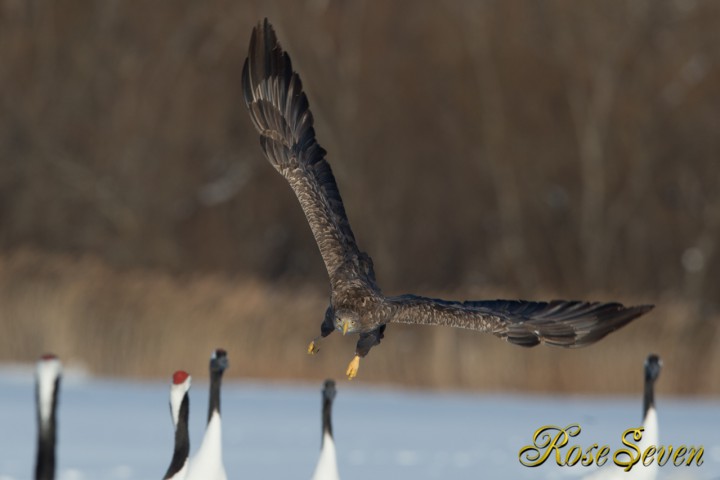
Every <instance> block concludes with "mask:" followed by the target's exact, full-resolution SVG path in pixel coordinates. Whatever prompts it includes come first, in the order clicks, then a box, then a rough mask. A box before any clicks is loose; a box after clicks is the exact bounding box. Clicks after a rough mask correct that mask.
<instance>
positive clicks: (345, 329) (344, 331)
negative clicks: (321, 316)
mask: <svg viewBox="0 0 720 480" xmlns="http://www.w3.org/2000/svg"><path fill="white" fill-rule="evenodd" d="M347 329H348V321H347V320H343V335H345V334H346V333H347Z"/></svg>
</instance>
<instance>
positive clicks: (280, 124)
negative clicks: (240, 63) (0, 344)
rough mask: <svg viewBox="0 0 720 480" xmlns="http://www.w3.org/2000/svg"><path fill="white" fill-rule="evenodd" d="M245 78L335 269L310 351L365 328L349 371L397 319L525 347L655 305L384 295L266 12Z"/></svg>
mask: <svg viewBox="0 0 720 480" xmlns="http://www.w3.org/2000/svg"><path fill="white" fill-rule="evenodd" d="M242 88H243V96H244V98H245V104H246V106H247V108H248V110H249V112H250V117H251V118H252V121H253V123H254V125H255V128H257V130H258V132H259V133H260V144H261V146H262V149H263V151H264V152H265V155H266V156H267V158H268V160H269V161H270V163H271V164H272V166H273V167H275V169H276V170H277V171H278V172H280V174H281V175H282V176H283V177H285V179H286V180H287V181H288V182H289V183H290V186H291V187H292V189H293V191H294V192H295V195H296V196H297V198H298V200H299V201H300V205H301V206H302V209H303V211H304V212H305V216H306V217H307V221H308V223H309V224H310V228H311V230H312V232H313V235H314V236H315V241H316V242H317V244H318V247H319V248H320V254H321V255H322V258H323V261H324V262H325V267H326V268H327V272H328V275H329V277H330V285H331V293H330V306H328V308H327V310H326V312H325V319H324V320H323V322H322V325H321V326H320V336H319V337H317V338H315V339H314V340H313V341H312V342H311V343H310V345H309V346H308V353H311V354H312V353H315V352H317V351H318V346H317V345H318V343H319V340H320V339H321V338H324V337H327V336H328V335H330V334H331V333H332V332H333V331H334V330H339V331H341V332H342V333H343V335H345V334H347V333H357V334H359V335H360V338H359V340H358V342H357V347H356V349H355V357H354V358H353V359H352V361H351V362H350V365H349V366H348V368H347V372H346V374H347V376H348V378H350V379H352V378H353V377H355V376H356V375H357V371H358V368H359V366H360V358H361V357H364V356H365V355H367V354H368V352H369V351H370V349H371V348H372V347H373V346H375V345H377V344H379V343H380V340H381V339H382V338H383V333H384V331H385V327H386V326H387V324H388V323H410V324H415V325H445V326H449V327H458V328H467V329H470V330H477V331H481V332H488V333H492V334H493V335H495V336H497V337H500V338H502V339H504V340H506V341H508V342H510V343H514V344H516V345H521V346H524V347H532V346H535V345H537V344H539V343H546V344H548V345H556V346H561V347H582V346H584V345H589V344H591V343H594V342H596V341H598V340H600V339H601V338H603V337H604V336H605V335H607V334H608V333H610V332H612V331H614V330H617V329H618V328H620V327H622V326H624V325H626V324H627V323H629V322H630V321H632V320H633V319H635V318H637V317H639V316H640V315H642V314H644V313H646V312H648V311H649V310H650V309H651V308H652V305H642V306H637V307H624V306H623V305H621V304H619V303H598V302H581V301H563V300H553V301H551V302H531V301H523V300H482V301H465V302H456V301H446V300H438V299H433V298H425V297H420V296H417V295H400V296H395V297H388V296H385V295H383V293H382V291H381V290H380V288H379V287H378V285H377V283H376V281H375V273H374V271H373V263H372V260H371V259H370V256H368V255H367V254H366V253H365V252H362V251H360V249H359V248H358V246H357V244H356V242H355V237H354V236H353V232H352V230H351V228H350V223H349V222H348V219H347V215H346V214H345V208H344V207H343V202H342V199H341V198H340V192H339V191H338V187H337V184H336V183H335V178H334V177H333V173H332V170H331V169H330V164H329V163H328V162H327V160H326V159H325V153H326V152H325V150H324V149H323V148H322V147H321V146H320V145H319V144H318V143H317V141H316V140H315V130H314V128H313V116H312V113H311V112H310V108H309V104H308V100H307V97H306V96H305V92H303V89H302V83H301V81H300V77H299V76H298V74H297V73H296V72H294V71H293V69H292V63H291V62H290V57H289V56H288V54H287V53H286V52H285V51H283V49H282V48H281V47H280V44H279V43H278V41H277V37H276V35H275V31H274V29H273V27H272V26H271V25H270V23H269V22H268V20H267V19H265V21H264V22H263V23H261V24H258V25H257V26H256V27H255V28H254V29H253V32H252V36H251V37H250V49H249V52H248V58H247V59H246V60H245V65H244V67H243V73H242Z"/></svg>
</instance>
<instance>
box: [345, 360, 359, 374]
mask: <svg viewBox="0 0 720 480" xmlns="http://www.w3.org/2000/svg"><path fill="white" fill-rule="evenodd" d="M359 368H360V357H359V356H358V355H355V358H353V359H352V360H351V361H350V365H348V368H347V371H346V372H345V375H347V378H348V380H352V379H353V378H355V377H357V372H358V369H359Z"/></svg>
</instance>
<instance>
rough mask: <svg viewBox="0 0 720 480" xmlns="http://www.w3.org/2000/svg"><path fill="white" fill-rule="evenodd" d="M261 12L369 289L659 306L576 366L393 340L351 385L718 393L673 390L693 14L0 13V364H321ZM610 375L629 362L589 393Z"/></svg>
mask: <svg viewBox="0 0 720 480" xmlns="http://www.w3.org/2000/svg"><path fill="white" fill-rule="evenodd" d="M263 16H268V17H270V19H271V20H272V21H273V23H274V24H275V26H276V28H277V30H278V34H279V37H280V40H281V42H282V43H283V45H284V46H285V47H286V49H287V50H288V51H289V52H290V54H291V56H292V58H293V61H294V65H295V67H296V68H297V69H298V70H299V72H300V74H301V76H302V78H303V81H304V85H305V88H306V90H307V92H308V96H309V99H310V102H311V107H312V109H313V112H314V113H315V117H316V123H317V132H318V136H319V141H320V143H321V144H322V145H323V146H324V147H325V148H326V149H327V150H328V151H329V159H330V162H331V164H332V166H333V169H334V171H335V175H336V177H337V180H338V183H339V186H340V189H341V192H342V194H343V198H344V200H345V203H346V209H347V211H348V215H349V217H350V220H351V222H352V225H353V227H354V230H355V234H356V236H357V238H358V242H359V244H360V246H361V247H362V248H364V249H366V250H367V251H368V252H369V253H370V254H371V255H372V256H373V258H374V259H375V264H376V270H377V275H378V280H379V282H380V284H381V285H382V286H383V287H384V288H385V289H386V290H387V292H388V293H402V292H405V291H416V292H417V293H423V294H433V293H436V294H439V293H443V292H445V293H446V294H447V292H451V294H449V295H450V296H453V297H456V298H458V297H474V298H484V297H494V296H499V297H521V296H522V297H531V298H543V297H572V298H588V299H601V300H607V299H619V300H624V301H627V302H631V303H636V302H642V303H646V302H649V303H656V304H658V305H659V307H658V308H657V310H656V311H655V312H654V313H653V314H652V315H651V316H648V317H647V318H646V319H642V320H641V321H639V322H637V325H633V326H631V327H630V328H628V329H626V331H623V332H620V333H616V334H614V335H613V336H611V337H610V339H609V340H607V341H606V342H603V343H602V344H600V345H598V346H596V347H592V348H591V349H587V350H578V351H571V352H561V351H556V350H551V349H534V350H530V351H527V352H526V351H524V350H521V349H517V348H511V347H509V346H507V345H504V344H502V343H501V342H497V341H495V340H494V339H492V338H490V339H486V338H484V337H482V336H479V335H473V334H470V333H468V332H452V331H450V332H447V331H444V330H440V331H438V332H432V333H425V332H416V331H414V330H412V329H403V328H399V327H398V328H393V331H392V332H391V333H390V335H391V336H392V337H394V341H393V342H392V343H390V342H388V343H389V345H385V344H384V345H383V346H382V347H380V348H378V349H377V352H375V351H373V354H372V355H371V356H370V358H369V359H368V361H367V362H366V363H365V364H364V365H363V371H362V372H361V376H362V377H364V378H365V379H368V380H378V381H403V382H407V383H410V384H421V385H435V386H444V385H462V386H467V387H473V388H475V387H483V388H494V387H502V388H523V386H524V385H529V388H531V389H534V390H545V389H551V388H565V389H576V388H577V389H580V390H583V389H597V388H599V387H597V385H610V387H609V388H611V389H635V385H636V380H637V378H636V377H637V375H636V373H637V370H638V368H639V367H638V366H637V364H638V362H640V361H641V360H642V358H644V355H645V354H646V353H647V350H648V349H653V348H654V349H660V348H662V350H661V351H660V352H659V353H661V354H662V355H663V356H665V357H671V358H672V361H671V360H668V368H667V375H668V377H671V375H673V373H672V372H673V370H672V369H671V368H670V365H672V363H675V365H676V366H677V367H676V368H677V370H676V373H675V375H678V376H677V377H676V380H675V381H671V380H669V379H668V378H664V379H663V382H661V384H662V385H661V388H672V389H673V390H675V391H679V392H714V393H717V392H718V391H720V386H719V385H718V384H717V380H715V383H712V382H710V381H708V382H709V383H707V382H706V383H702V382H701V381H700V380H694V379H693V378H697V377H696V376H695V377H693V376H692V375H687V374H688V373H689V372H692V371H694V368H695V364H694V362H695V361H700V360H702V365H706V366H707V365H709V367H708V368H709V370H711V371H713V372H715V373H716V374H715V375H714V376H712V377H708V378H713V379H717V378H720V376H718V375H717V371H718V369H720V360H719V359H718V354H716V353H714V352H715V351H717V350H719V348H718V340H717V337H718V335H720V333H718V332H719V330H718V327H717V319H718V309H719V307H720V304H719V302H718V298H719V297H718V295H717V285H718V284H720V255H718V249H717V247H716V246H717V244H718V240H719V238H720V188H718V184H719V183H720V162H719V160H718V159H719V158H720V135H718V131H720V109H718V108H717V105H720V39H719V38H718V29H717V25H718V22H719V21H720V5H719V4H717V3H715V2H710V1H702V0H701V1H683V0H660V1H654V0H644V1H643V0H639V1H629V0H627V1H620V0H613V1H611V2H575V1H563V0H550V1H546V2H535V1H530V0H513V1H505V2H475V1H472V0H458V1H456V2H447V3H444V4H440V3H438V2H434V1H431V0H418V1H415V2H412V3H410V2H407V3H405V2H367V1H360V0H358V1H355V0H353V1H324V0H313V1H308V2H292V1H289V0H288V1H277V2H271V3H269V4H268V3H267V2H259V1H247V2H231V1H226V0H209V1H205V2H193V1H189V0H184V1H174V2H164V3H163V2H159V3H152V4H144V5H143V6H142V8H139V7H138V5H137V4H135V3H132V2H87V1H81V0H70V1H67V2H63V5H62V6H61V5H59V4H54V3H47V2H36V1H27V2H24V1H17V0H4V1H0V87H1V89H2V90H1V91H2V93H1V94H0V250H1V251H2V252H4V253H2V257H0V262H1V263H0V282H1V283H0V286H2V290H1V291H0V299H1V300H2V305H1V306H0V313H2V317H0V332H1V333H2V338H1V339H0V343H2V345H3V346H4V350H3V351H2V353H0V355H1V356H2V357H3V358H5V359H27V358H31V357H33V356H35V355H37V353H38V351H39V350H41V349H45V348H52V349H57V350H62V351H61V352H60V353H63V354H65V355H68V356H70V357H71V358H75V359H77V360H78V361H82V362H87V363H88V364H89V365H90V366H91V368H93V370H95V371H98V372H101V373H109V374H115V373H117V374H124V375H154V374H158V373H163V374H164V373H165V372H166V371H169V370H171V369H174V368H176V367H177V365H176V363H177V362H178V361H179V360H180V359H182V358H187V359H188V361H191V362H193V365H203V367H198V368H197V370H200V371H204V362H205V361H206V358H205V357H206V353H208V352H209V351H210V349H212V348H213V347H214V346H216V343H217V339H216V338H215V337H214V336H213V335H219V336H220V339H221V340H222V339H232V341H233V342H237V343H236V344H233V345H227V348H229V349H230V348H232V347H235V348H236V349H238V350H241V351H242V352H243V353H242V354H240V353H235V352H233V358H238V359H241V360H239V361H238V363H239V364H240V365H247V370H246V372H247V373H248V374H251V375H253V376H265V375H269V376H273V377H283V378H291V377H294V376H318V377H320V376H324V375H328V374H330V373H331V372H337V374H338V375H339V374H340V373H341V371H342V368H341V366H343V365H344V364H345V363H346V361H347V360H348V358H346V357H347V356H348V355H349V354H351V352H352V342H351V341H350V340H343V341H341V340H339V339H334V341H332V342H327V345H328V346H327V347H326V348H327V349H328V350H329V352H323V354H321V357H320V358H316V359H308V358H305V356H303V355H304V354H303V347H304V344H305V341H306V340H308V339H309V338H310V337H311V336H313V335H314V334H315V332H316V330H317V329H318V325H319V322H320V318H321V315H322V312H324V308H325V302H326V298H325V297H324V295H325V292H326V289H327V287H326V284H325V282H326V281H327V280H326V276H325V272H324V271H323V265H322V262H321V260H320V258H319V255H318V252H317V248H316V246H315V244H314V241H313V238H312V236H311V234H310V231H309V229H308V227H307V225H306V223H305V219H304V218H303V216H302V212H301V210H300V208H299V206H298V205H297V201H296V199H295V198H294V197H293V195H292V192H291V191H290V189H289V187H288V186H287V184H286V183H285V182H284V181H283V180H282V178H280V177H279V176H278V175H277V174H276V172H274V170H273V169H272V168H271V167H270V166H269V165H268V164H267V162H266V161H265V159H264V158H263V157H262V153H261V150H260V148H259V146H258V140H257V135H256V134H255V133H254V131H253V129H252V126H251V125H250V122H249V119H248V116H247V114H246V112H245V110H244V107H243V104H242V99H241V93H240V71H241V68H242V61H243V59H244V56H245V53H246V48H247V42H248V39H249V34H250V29H251V27H252V25H253V24H254V23H255V22H257V21H258V20H260V19H261V18H262V17H263ZM27 246H31V247H32V248H33V250H30V251H31V252H32V253H27V252H28V250H24V249H25V248H26V247H27ZM42 252H56V253H59V254H60V255H59V256H56V255H49V254H47V253H42ZM66 254H70V255H71V256H65V255H66ZM88 254H89V255H90V256H88ZM77 259H80V260H77ZM206 323H207V324H211V325H215V326H217V330H216V331H206V330H205V328H204V325H205V324H206ZM47 325H51V326H53V329H52V330H51V331H48V332H42V331H41V327H43V326H47ZM649 325H652V327H650V326H649ZM211 332H212V333H211ZM51 333H52V335H53V336H52V337H49V335H50V334H51ZM671 335H672V336H671ZM159 336H161V337H162V338H163V339H170V338H172V340H171V341H170V340H166V341H164V342H160V341H159V340H158V338H159ZM48 338H53V339H56V340H57V339H62V341H60V340H57V341H58V344H59V346H58V347H53V346H52V345H50V344H49V343H48ZM341 346H342V347H341ZM80 347H83V348H80ZM335 349H337V350H335ZM422 349H429V351H432V352H435V353H433V354H429V355H425V356H422V355H421V354H420V352H421V350H422ZM233 350H235V349H234V348H233ZM325 353H327V355H324V354H325ZM301 354H303V355H301ZM336 354H337V355H338V356H337V357H336V356H335V355H336ZM296 355H297V357H296ZM684 355H690V356H688V357H684ZM570 358H572V360H568V359H570ZM489 359H492V360H489ZM341 360H342V361H341ZM488 361H492V362H493V367H495V366H496V365H502V366H503V368H502V369H500V370H493V369H488V368H486V367H481V366H482V365H486V364H487V363H488ZM605 361H607V365H609V366H613V368H619V366H620V365H621V364H622V362H629V363H630V364H632V368H631V369H630V372H631V373H630V374H628V376H627V377H622V378H620V379H618V380H613V381H612V382H610V381H608V382H603V383H595V382H594V381H593V380H592V378H594V377H592V376H591V375H590V374H589V373H588V372H590V371H592V372H593V375H600V376H601V377H602V378H605V379H608V380H609V377H607V375H610V373H608V372H606V371H605V366H606V364H605V363H604V362H605ZM412 362H415V363H414V364H413V363H412ZM569 363H570V364H572V368H564V367H567V365H568V364H569ZM550 367H552V368H550ZM555 367H556V368H555ZM561 367H563V368H561ZM476 368H477V370H476ZM236 372H237V373H240V372H242V370H241V369H240V368H238V369H237V370H236ZM583 372H584V373H585V375H586V376H587V377H588V378H585V379H578V377H580V378H582V374H583ZM663 376H664V377H665V372H664V373H663ZM516 377H517V378H516ZM602 378H601V380H602ZM671 378H672V377H671ZM666 381H667V383H666ZM577 382H580V383H577ZM583 382H585V383H583ZM671 386H672V387H671Z"/></svg>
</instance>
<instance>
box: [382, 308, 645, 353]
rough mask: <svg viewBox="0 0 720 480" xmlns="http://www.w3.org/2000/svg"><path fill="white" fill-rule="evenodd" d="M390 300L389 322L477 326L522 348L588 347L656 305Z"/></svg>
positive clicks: (473, 328)
mask: <svg viewBox="0 0 720 480" xmlns="http://www.w3.org/2000/svg"><path fill="white" fill-rule="evenodd" d="M388 301H389V302H390V303H391V304H392V305H393V307H394V315H393V317H392V319H391V322H394V323H410V324H416V325H445V326H450V327H457V328H467V329H470V330H478V331H481V332H488V333H492V334H493V335H495V336H497V337H500V338H502V339H504V340H506V341H508V342H510V343H514V344H516V345H521V346H523V347H534V346H535V345H538V344H539V343H546V344H548V345H554V346H560V347H582V346H585V345H590V344H592V343H595V342H597V341H598V340H600V339H601V338H603V337H605V336H606V335H607V334H609V333H611V332H613V331H615V330H617V329H619V328H620V327H622V326H624V325H626V324H627V323H629V322H630V321H632V320H633V319H635V318H637V317H639V316H640V315H642V314H644V313H646V312H648V311H650V310H651V309H652V308H653V306H652V305H641V306H636V307H625V306H623V305H622V304H620V303H599V302H580V301H565V300H553V301H550V302H530V301H524V300H488V301H466V302H452V301H446V300H438V299H432V298H425V297H419V296H415V295H402V296H399V297H390V298H388Z"/></svg>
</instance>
